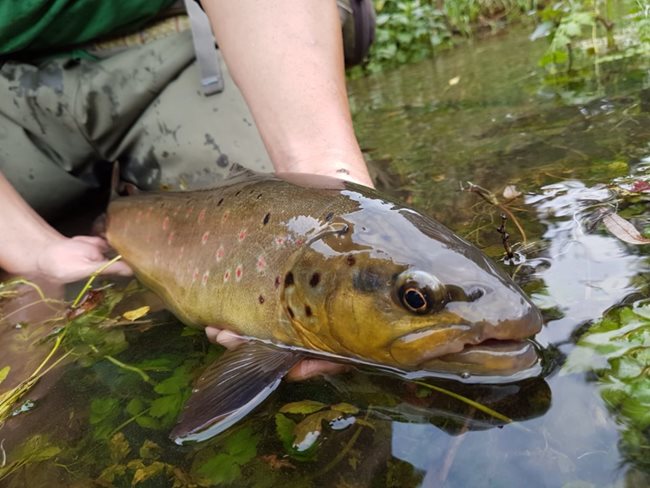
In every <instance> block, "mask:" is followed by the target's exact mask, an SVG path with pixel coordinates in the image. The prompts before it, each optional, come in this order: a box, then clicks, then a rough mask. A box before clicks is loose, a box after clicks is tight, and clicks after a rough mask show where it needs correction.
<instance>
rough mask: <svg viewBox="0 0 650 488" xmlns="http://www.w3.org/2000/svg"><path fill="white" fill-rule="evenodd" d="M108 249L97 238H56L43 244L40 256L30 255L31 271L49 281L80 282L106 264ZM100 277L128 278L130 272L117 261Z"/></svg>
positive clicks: (129, 269) (103, 242)
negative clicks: (32, 256) (109, 275)
mask: <svg viewBox="0 0 650 488" xmlns="http://www.w3.org/2000/svg"><path fill="white" fill-rule="evenodd" d="M108 249H109V247H108V244H107V243H106V241H105V240H104V239H102V238H101V237H92V236H75V237H72V238H68V237H64V236H61V235H59V236H57V237H55V238H52V239H49V240H47V241H46V242H45V243H44V245H43V247H42V248H41V250H40V252H39V253H37V254H35V255H34V261H35V262H34V263H33V264H34V266H33V267H34V269H33V271H34V272H36V273H37V274H39V275H41V276H44V277H45V278H47V279H49V280H50V281H56V282H61V283H70V282H73V281H77V280H81V279H83V278H86V277H87V276H89V275H91V274H92V273H94V272H95V271H97V269H99V268H100V267H102V266H104V265H105V264H107V263H108V260H107V259H106V257H105V256H104V253H105V252H106V251H108ZM26 274H32V273H28V272H26ZM102 274H112V275H122V276H130V275H132V274H133V272H132V271H131V268H130V267H129V265H128V264H126V263H124V262H121V261H120V262H117V263H113V264H112V265H111V266H109V267H108V268H106V269H105V270H103V271H102Z"/></svg>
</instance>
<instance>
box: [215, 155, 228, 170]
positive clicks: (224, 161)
mask: <svg viewBox="0 0 650 488" xmlns="http://www.w3.org/2000/svg"><path fill="white" fill-rule="evenodd" d="M229 165H230V161H229V160H228V156H226V155H225V154H220V155H219V157H218V158H217V166H219V167H220V168H227V167H228V166H229Z"/></svg>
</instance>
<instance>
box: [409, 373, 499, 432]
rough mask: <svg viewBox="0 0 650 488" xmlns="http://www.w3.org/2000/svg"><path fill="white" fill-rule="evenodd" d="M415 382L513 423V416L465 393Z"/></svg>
mask: <svg viewBox="0 0 650 488" xmlns="http://www.w3.org/2000/svg"><path fill="white" fill-rule="evenodd" d="M413 383H415V384H416V385H420V386H424V387H425V388H429V389H431V390H433V391H437V392H438V393H442V394H444V395H448V396H450V397H452V398H455V399H456V400H459V401H461V402H463V403H466V404H467V405H469V406H471V407H474V408H475V409H476V410H480V411H481V412H483V413H486V414H488V415H490V416H492V417H494V418H496V419H498V420H501V421H502V422H505V423H507V424H509V423H512V419H511V418H509V417H506V416H505V415H503V414H501V413H499V412H497V411H496V410H492V409H491V408H490V407H486V406H485V405H483V404H482V403H479V402H476V401H474V400H472V399H470V398H467V397H464V396H463V395H459V394H458V393H454V392H453V391H450V390H447V389H445V388H441V387H440V386H435V385H430V384H429V383H425V382H424V381H413Z"/></svg>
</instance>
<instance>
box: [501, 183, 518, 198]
mask: <svg viewBox="0 0 650 488" xmlns="http://www.w3.org/2000/svg"><path fill="white" fill-rule="evenodd" d="M521 195H522V193H521V192H520V191H519V190H517V187H516V186H515V185H508V186H506V187H505V188H504V189H503V198H505V199H506V200H514V199H515V198H517V197H520V196H521Z"/></svg>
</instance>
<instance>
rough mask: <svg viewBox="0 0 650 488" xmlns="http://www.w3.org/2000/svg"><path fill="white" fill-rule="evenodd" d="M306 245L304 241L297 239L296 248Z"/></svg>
mask: <svg viewBox="0 0 650 488" xmlns="http://www.w3.org/2000/svg"><path fill="white" fill-rule="evenodd" d="M304 243H305V240H304V239H296V246H302V245H303V244H304Z"/></svg>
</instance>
